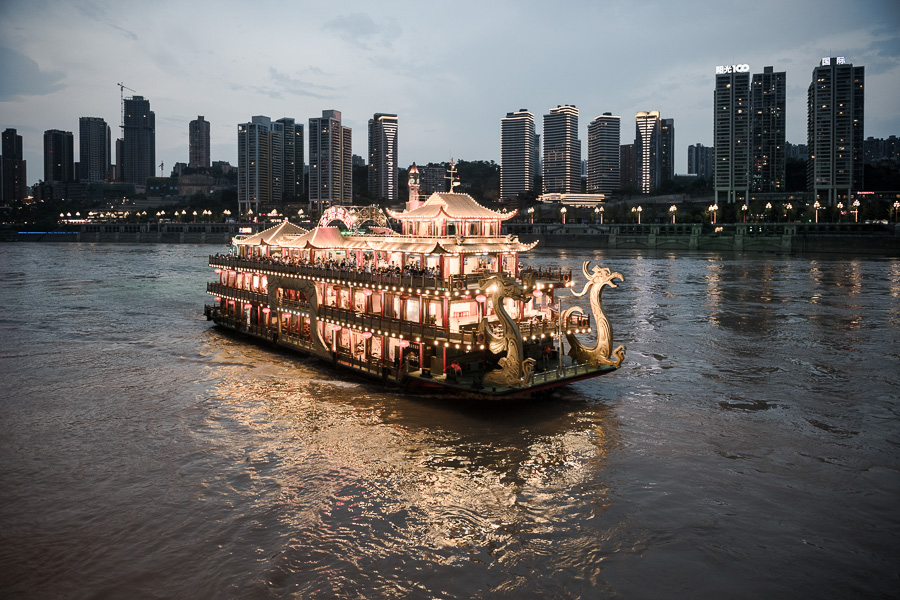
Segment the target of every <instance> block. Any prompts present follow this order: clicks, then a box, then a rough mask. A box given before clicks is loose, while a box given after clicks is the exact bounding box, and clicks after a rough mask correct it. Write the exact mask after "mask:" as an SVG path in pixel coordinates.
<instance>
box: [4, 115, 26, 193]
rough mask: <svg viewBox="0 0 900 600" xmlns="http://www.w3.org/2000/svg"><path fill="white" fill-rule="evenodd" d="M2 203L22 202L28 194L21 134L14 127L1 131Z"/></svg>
mask: <svg viewBox="0 0 900 600" xmlns="http://www.w3.org/2000/svg"><path fill="white" fill-rule="evenodd" d="M0 149H2V151H3V154H2V164H3V168H2V171H0V172H2V174H3V185H2V190H3V196H2V202H3V204H7V205H9V204H12V203H14V202H23V201H24V200H25V197H26V196H27V195H28V193H27V191H28V190H27V188H28V184H27V183H25V181H26V179H25V178H26V166H27V165H26V164H25V159H24V158H23V155H22V136H21V135H19V134H18V133H17V132H16V130H15V129H6V130H5V131H4V132H3V140H2V146H0Z"/></svg>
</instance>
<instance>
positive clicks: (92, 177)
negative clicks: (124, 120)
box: [78, 117, 112, 183]
mask: <svg viewBox="0 0 900 600" xmlns="http://www.w3.org/2000/svg"><path fill="white" fill-rule="evenodd" d="M110 139H111V138H110V129H109V125H107V124H106V121H104V120H103V119H101V118H100V117H81V118H80V119H78V180H79V181H81V182H82V183H105V182H107V181H110V180H111V179H112V174H111V173H110V171H111V168H110V166H111V165H112V153H111V149H110Z"/></svg>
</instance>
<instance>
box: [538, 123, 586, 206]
mask: <svg viewBox="0 0 900 600" xmlns="http://www.w3.org/2000/svg"><path fill="white" fill-rule="evenodd" d="M543 137H544V140H543V143H544V160H543V193H545V194H547V193H551V192H559V193H564V194H569V193H579V192H581V140H579V139H578V109H577V108H576V107H575V106H573V105H565V106H557V107H556V108H551V109H550V114H547V115H544V131H543Z"/></svg>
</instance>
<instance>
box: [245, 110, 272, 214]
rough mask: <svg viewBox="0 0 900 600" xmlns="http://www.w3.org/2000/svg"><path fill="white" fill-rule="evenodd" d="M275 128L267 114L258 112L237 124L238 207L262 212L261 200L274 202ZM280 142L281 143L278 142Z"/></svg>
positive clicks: (265, 202)
mask: <svg viewBox="0 0 900 600" xmlns="http://www.w3.org/2000/svg"><path fill="white" fill-rule="evenodd" d="M275 137H280V134H277V133H275V132H273V131H272V121H271V119H269V118H268V117H264V116H256V117H253V118H252V119H251V120H250V122H249V123H240V124H239V125H238V211H239V212H240V214H241V215H244V214H247V213H249V211H251V210H252V211H253V213H254V214H256V215H258V214H259V209H260V205H261V204H271V203H272V189H273V185H272V146H273V144H272V141H273V138H275ZM278 145H279V146H280V143H279V144H278Z"/></svg>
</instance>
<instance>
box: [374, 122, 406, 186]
mask: <svg viewBox="0 0 900 600" xmlns="http://www.w3.org/2000/svg"><path fill="white" fill-rule="evenodd" d="M398 124H399V122H398V119H397V115H389V114H385V113H375V116H374V117H372V118H371V119H369V168H368V176H369V177H368V184H369V193H370V194H372V195H373V196H374V197H375V198H378V199H383V200H387V201H389V202H393V201H394V200H396V199H397V197H398V191H399V189H400V187H399V175H400V169H399V167H398V165H397V128H398Z"/></svg>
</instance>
